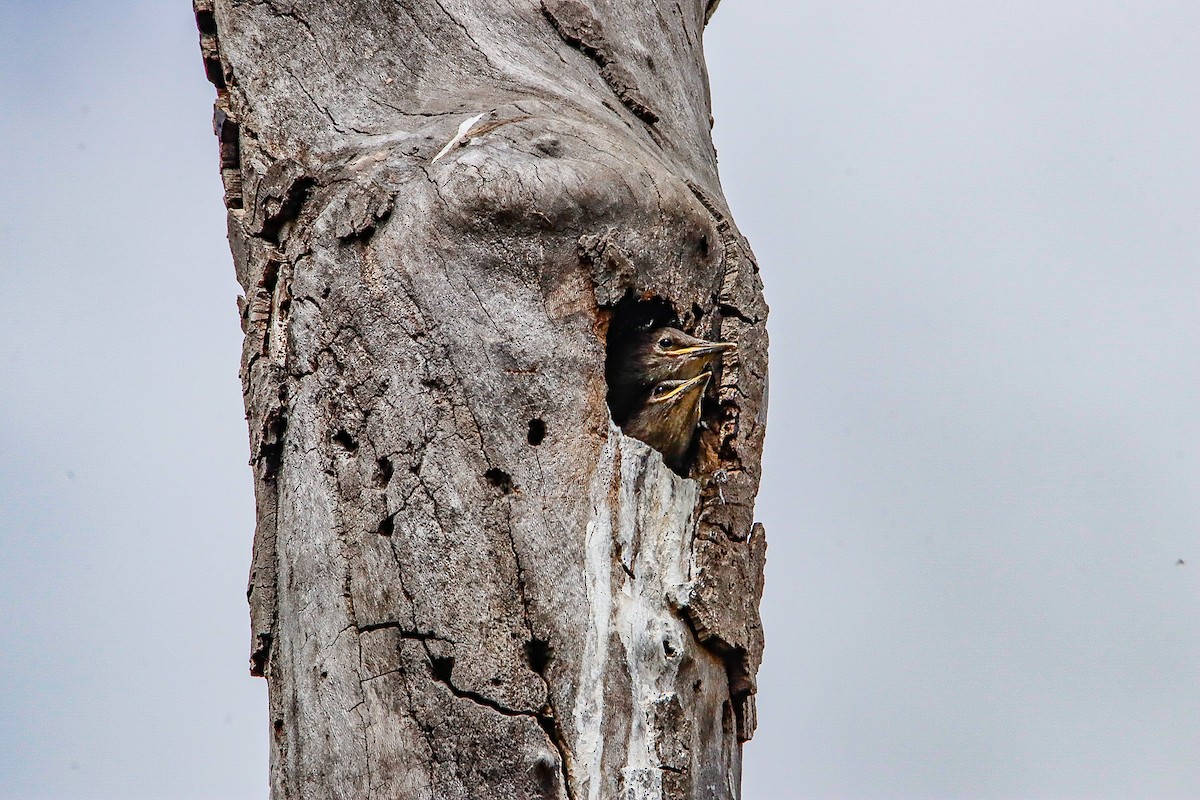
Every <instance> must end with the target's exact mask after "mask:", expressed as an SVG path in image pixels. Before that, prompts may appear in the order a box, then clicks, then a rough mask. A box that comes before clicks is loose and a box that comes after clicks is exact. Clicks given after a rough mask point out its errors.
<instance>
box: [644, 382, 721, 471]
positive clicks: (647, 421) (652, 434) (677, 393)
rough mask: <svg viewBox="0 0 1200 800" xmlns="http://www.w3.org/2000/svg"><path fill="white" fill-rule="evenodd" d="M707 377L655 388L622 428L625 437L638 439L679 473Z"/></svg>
mask: <svg viewBox="0 0 1200 800" xmlns="http://www.w3.org/2000/svg"><path fill="white" fill-rule="evenodd" d="M711 377H712V373H711V372H703V373H701V374H699V375H697V376H696V377H694V378H688V379H686V380H672V381H662V382H660V383H657V384H655V386H654V388H653V389H651V390H650V391H649V393H647V394H646V395H645V396H644V398H643V401H642V403H641V405H640V406H638V407H637V408H636V409H634V411H633V414H632V416H631V417H630V418H629V422H627V423H626V424H625V435H626V436H632V437H633V438H635V439H641V440H642V441H643V442H645V443H646V444H648V445H650V446H651V447H653V448H654V449H655V450H657V451H659V452H660V453H662V454H663V461H665V462H666V464H667V466H669V467H671V468H672V469H675V470H682V469H683V461H684V459H685V458H687V454H688V450H689V449H690V448H691V446H692V436H693V435H694V434H695V432H696V426H697V425H698V424H699V423H700V400H701V399H702V398H703V397H704V390H705V388H706V387H707V386H708V379H709V378H711Z"/></svg>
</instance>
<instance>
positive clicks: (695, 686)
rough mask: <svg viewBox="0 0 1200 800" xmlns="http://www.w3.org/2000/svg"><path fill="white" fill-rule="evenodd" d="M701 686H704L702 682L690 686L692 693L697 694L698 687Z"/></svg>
mask: <svg viewBox="0 0 1200 800" xmlns="http://www.w3.org/2000/svg"><path fill="white" fill-rule="evenodd" d="M702 686H704V681H701V680H698V681H696V682H695V683H693V684H692V691H693V692H698V691H700V687H702Z"/></svg>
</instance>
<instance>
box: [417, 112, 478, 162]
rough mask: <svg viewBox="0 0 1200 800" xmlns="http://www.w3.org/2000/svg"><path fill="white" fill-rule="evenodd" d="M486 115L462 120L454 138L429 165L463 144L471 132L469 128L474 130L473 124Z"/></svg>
mask: <svg viewBox="0 0 1200 800" xmlns="http://www.w3.org/2000/svg"><path fill="white" fill-rule="evenodd" d="M487 113H488V112H486V111H484V112H483V113H482V114H476V115H475V116H473V117H470V118H469V119H465V120H463V121H462V124H461V125H459V126H458V132H457V133H455V134H454V138H453V139H451V140H450V141H448V142H446V146H445V147H443V148H442V149H441V150H439V151H438V154H437V155H436V156H434V157H433V158H431V159H430V160H429V163H430V164H433V163H435V162H436V161H437V160H438V159H439V158H441V157H442V156H444V155H446V153H449V152H450V151H451V150H452V149H453V148H454V147H455V146H456V145H460V144H462V143H463V142H465V141H466V140H467V134H468V133H469V132H470V131H471V128H474V127H475V124H476V123H477V122H479V120H481V119H483V118H484V117H485V116H487Z"/></svg>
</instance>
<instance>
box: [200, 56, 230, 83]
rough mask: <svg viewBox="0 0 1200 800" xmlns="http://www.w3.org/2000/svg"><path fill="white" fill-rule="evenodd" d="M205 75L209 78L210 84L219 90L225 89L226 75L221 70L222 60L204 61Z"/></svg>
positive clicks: (207, 59)
mask: <svg viewBox="0 0 1200 800" xmlns="http://www.w3.org/2000/svg"><path fill="white" fill-rule="evenodd" d="M204 75H205V76H206V77H207V78H208V82H209V83H211V84H212V85H213V86H215V87H217V88H218V89H224V88H225V73H224V71H223V70H222V69H221V59H219V58H206V59H204Z"/></svg>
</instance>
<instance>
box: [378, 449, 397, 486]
mask: <svg viewBox="0 0 1200 800" xmlns="http://www.w3.org/2000/svg"><path fill="white" fill-rule="evenodd" d="M375 467H376V470H375V485H376V486H380V487H382V486H387V485H388V481H390V480H391V479H392V472H394V471H395V467H393V466H392V460H391V459H390V458H388V457H387V456H382V457H380V458H379V460H377V461H376V462H375Z"/></svg>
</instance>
